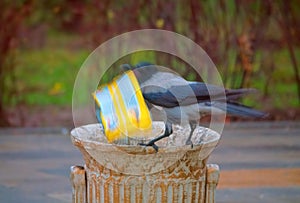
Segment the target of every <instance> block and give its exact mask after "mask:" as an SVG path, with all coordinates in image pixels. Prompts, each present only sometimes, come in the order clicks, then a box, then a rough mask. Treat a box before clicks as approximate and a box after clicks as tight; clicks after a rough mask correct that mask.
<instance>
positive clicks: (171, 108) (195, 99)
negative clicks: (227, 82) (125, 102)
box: [121, 62, 266, 150]
mask: <svg viewBox="0 0 300 203" xmlns="http://www.w3.org/2000/svg"><path fill="white" fill-rule="evenodd" d="M121 68H122V69H123V70H132V71H133V72H134V74H135V76H136V78H137V80H138V82H139V84H140V87H141V90H142V93H143V96H144V99H145V100H146V102H147V103H148V104H150V105H154V106H160V107H162V108H163V109H164V110H165V112H166V117H167V118H166V122H165V132H164V133H163V134H162V135H160V136H159V137H157V138H155V139H153V140H151V141H150V142H148V143H146V144H142V145H145V146H152V147H153V148H154V149H155V150H158V147H157V146H156V145H155V142H157V141H158V140H160V139H162V138H165V137H168V136H169V135H171V134H172V124H186V123H188V124H189V125H190V128H191V132H190V134H189V138H188V139H187V141H186V144H191V145H192V142H191V137H192V134H193V132H194V130H195V128H196V127H197V125H198V123H199V119H200V117H201V116H202V115H207V114H211V112H212V111H214V112H216V113H223V114H224V113H225V112H226V113H228V114H230V115H235V116H241V117H251V118H262V117H265V116H266V114H265V113H263V112H260V111H257V110H254V109H252V108H250V107H247V106H245V105H243V104H240V103H238V102H236V101H234V100H236V99H237V98H240V97H241V96H243V95H245V94H248V93H252V92H254V91H255V89H224V88H223V87H219V86H216V85H210V84H205V83H203V82H194V81H187V80H185V79H184V78H182V77H180V76H179V75H176V74H174V73H172V72H169V71H166V70H163V69H161V68H160V67H159V66H156V65H152V64H150V63H147V62H143V63H140V64H138V65H136V66H135V67H132V66H130V65H129V64H123V65H121ZM225 96H226V97H225ZM225 104H226V105H225Z"/></svg>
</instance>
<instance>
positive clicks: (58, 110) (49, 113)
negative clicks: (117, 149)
mask: <svg viewBox="0 0 300 203" xmlns="http://www.w3.org/2000/svg"><path fill="white" fill-rule="evenodd" d="M266 112H267V113H269V116H268V117H267V118H265V119H260V120H255V121H280V120H299V121H300V108H298V109H287V110H277V109H275V110H274V109H273V110H272V109H271V110H268V111H266ZM8 117H9V121H10V123H11V125H12V126H13V127H52V126H55V127H58V126H63V127H72V126H73V119H72V108H71V107H70V106H65V107H62V106H18V107H16V108H11V109H9V110H8ZM205 120H206V121H207V120H209V119H207V118H206V119H204V121H205ZM234 121H253V119H245V118H233V117H230V118H228V119H227V122H234Z"/></svg>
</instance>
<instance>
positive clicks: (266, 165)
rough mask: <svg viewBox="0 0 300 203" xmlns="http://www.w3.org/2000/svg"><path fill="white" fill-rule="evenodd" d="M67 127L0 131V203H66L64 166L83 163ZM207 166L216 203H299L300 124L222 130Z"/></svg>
mask: <svg viewBox="0 0 300 203" xmlns="http://www.w3.org/2000/svg"><path fill="white" fill-rule="evenodd" d="M66 132H67V131H66V129H60V128H49V129H46V128H44V129H0V202H33V203H34V202H46V203H48V202H49V203H50V202H51V203H52V202H59V203H62V202H71V185H70V182H69V167H70V166H71V165H83V160H82V157H81V154H80V153H79V151H78V150H77V149H76V148H75V147H74V146H73V145H72V143H71V141H70V137H69V136H68V135H67V134H66ZM209 162H210V163H217V164H218V165H219V166H220V168H221V178H220V183H219V185H218V189H217V197H216V198H217V202H219V203H223V202H228V203H229V202H230V203H235V202H243V203H245V202H246V203H247V202H249V203H250V202H251V203H252V202H300V123H299V122H298V123H296V122H280V123H242V124H241V123H234V124H230V125H228V126H226V128H225V130H224V133H223V136H222V139H221V141H220V143H219V145H218V147H217V148H216V149H215V151H214V152H213V153H212V155H211V157H210V159H209Z"/></svg>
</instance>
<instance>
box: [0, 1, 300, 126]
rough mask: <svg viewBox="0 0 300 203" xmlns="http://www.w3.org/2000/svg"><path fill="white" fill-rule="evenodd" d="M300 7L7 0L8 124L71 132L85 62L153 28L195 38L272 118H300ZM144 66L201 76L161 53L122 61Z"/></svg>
mask: <svg viewBox="0 0 300 203" xmlns="http://www.w3.org/2000/svg"><path fill="white" fill-rule="evenodd" d="M299 10H300V1H298V0H286V1H283V0H282V1H279V0H277V1H272V0H264V1H261V0H230V1H227V0H206V1H198V0H188V1H185V0H178V1H172V0H165V1H159V0H154V1H151V4H150V3H149V2H148V1H146V0H135V1H133V0H126V1H125V0H116V1H110V0H101V1H100V0H99V1H97V0H52V1H38V0H17V1H10V0H1V1H0V24H1V26H0V126H2V127H3V126H30V127H34V126H72V125H73V121H72V113H71V102H72V90H73V84H74V80H75V78H76V75H77V71H78V70H79V68H80V66H81V65H82V63H83V62H84V60H85V59H86V58H87V57H88V55H89V54H90V53H91V52H92V51H93V50H94V49H95V48H97V47H98V46H99V45H100V44H101V43H102V42H105V41H106V40H108V39H110V38H112V37H115V36H117V35H119V34H122V33H124V32H128V31H134V30H138V29H145V28H155V29H164V30H170V31H174V32H177V33H179V34H182V35H184V36H186V37H188V38H190V39H192V40H193V41H195V42H196V43H197V44H199V45H200V46H201V47H202V48H203V49H204V50H205V51H206V52H207V53H208V55H209V56H210V57H211V59H212V60H213V62H214V63H215V64H216V66H217V68H218V70H219V71H220V73H221V76H222V79H223V82H224V85H225V86H226V87H227V88H241V87H254V88H257V89H258V90H259V93H258V94H255V95H252V96H249V97H247V98H245V99H244V100H243V102H245V103H246V104H248V105H250V106H253V107H255V108H258V109H261V110H264V111H267V112H269V113H270V116H269V118H268V119H269V120H274V121H276V120H299V119H300V73H299V71H300V67H299V66H300V47H299V46H300V12H299ZM141 60H142V61H145V60H148V61H150V62H153V63H162V62H163V61H167V62H168V64H170V65H171V66H172V67H173V68H174V69H175V70H176V71H178V72H179V73H180V74H181V75H182V76H184V77H185V78H187V79H189V80H195V79H198V78H197V76H196V75H195V74H194V73H192V72H190V71H188V69H187V68H186V64H184V62H182V61H178V60H174V61H172V59H170V57H163V56H162V57H161V54H160V57H159V58H158V57H157V53H152V52H147V51H145V52H141V53H137V54H134V55H132V56H129V57H127V58H126V60H123V61H124V62H127V63H133V64H135V63H137V62H138V61H141ZM163 64H164V63H163ZM113 73H114V71H111V73H108V74H113Z"/></svg>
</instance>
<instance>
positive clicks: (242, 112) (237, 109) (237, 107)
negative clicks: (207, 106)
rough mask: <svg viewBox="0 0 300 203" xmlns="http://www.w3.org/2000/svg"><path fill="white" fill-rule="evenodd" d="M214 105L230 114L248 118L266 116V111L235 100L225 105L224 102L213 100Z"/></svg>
mask: <svg viewBox="0 0 300 203" xmlns="http://www.w3.org/2000/svg"><path fill="white" fill-rule="evenodd" d="M213 106H214V107H216V108H219V109H221V110H223V111H226V112H227V113H228V114H230V115H234V116H241V117H248V118H265V117H266V116H268V114H267V113H264V112H261V111H258V110H255V109H252V108H250V107H248V106H245V105H243V104H240V103H237V102H231V101H229V102H227V104H226V107H225V105H224V104H222V103H219V102H215V103H214V104H213Z"/></svg>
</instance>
